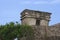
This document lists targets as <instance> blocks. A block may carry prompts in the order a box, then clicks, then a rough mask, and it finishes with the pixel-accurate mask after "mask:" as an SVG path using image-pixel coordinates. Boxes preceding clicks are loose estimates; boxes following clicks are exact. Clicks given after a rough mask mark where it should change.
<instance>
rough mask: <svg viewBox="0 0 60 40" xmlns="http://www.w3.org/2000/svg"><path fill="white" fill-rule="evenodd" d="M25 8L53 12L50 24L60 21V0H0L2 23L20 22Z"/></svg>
mask: <svg viewBox="0 0 60 40" xmlns="http://www.w3.org/2000/svg"><path fill="white" fill-rule="evenodd" d="M24 9H31V10H39V11H46V12H51V13H52V15H51V21H50V25H53V24H56V23H60V0H0V25H1V24H6V23H9V22H11V21H13V22H16V21H18V22H20V13H21V12H22V11H23V10H24Z"/></svg>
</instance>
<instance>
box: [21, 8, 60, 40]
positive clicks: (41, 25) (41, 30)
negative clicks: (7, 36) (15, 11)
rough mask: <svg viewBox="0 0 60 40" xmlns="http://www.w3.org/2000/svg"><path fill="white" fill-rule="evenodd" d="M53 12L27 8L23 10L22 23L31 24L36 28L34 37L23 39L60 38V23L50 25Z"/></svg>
mask: <svg viewBox="0 0 60 40" xmlns="http://www.w3.org/2000/svg"><path fill="white" fill-rule="evenodd" d="M50 16H51V13H49V12H43V11H36V10H30V9H25V10H23V11H22V12H21V24H22V25H30V26H31V27H32V28H33V29H34V37H33V39H31V38H30V39H29V38H28V39H27V38H26V37H23V38H21V40H60V27H59V26H60V23H58V24H56V25H52V26H49V21H50V18H51V17H50Z"/></svg>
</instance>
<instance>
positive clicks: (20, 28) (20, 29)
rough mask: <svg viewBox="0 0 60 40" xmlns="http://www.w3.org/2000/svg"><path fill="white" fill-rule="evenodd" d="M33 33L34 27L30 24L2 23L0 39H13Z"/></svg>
mask: <svg viewBox="0 0 60 40" xmlns="http://www.w3.org/2000/svg"><path fill="white" fill-rule="evenodd" d="M28 35H29V36H30V37H32V35H33V29H32V27H31V26H29V25H20V24H19V23H17V24H15V23H13V22H10V23H9V24H5V25H0V40H13V39H14V38H22V37H23V36H28Z"/></svg>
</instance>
